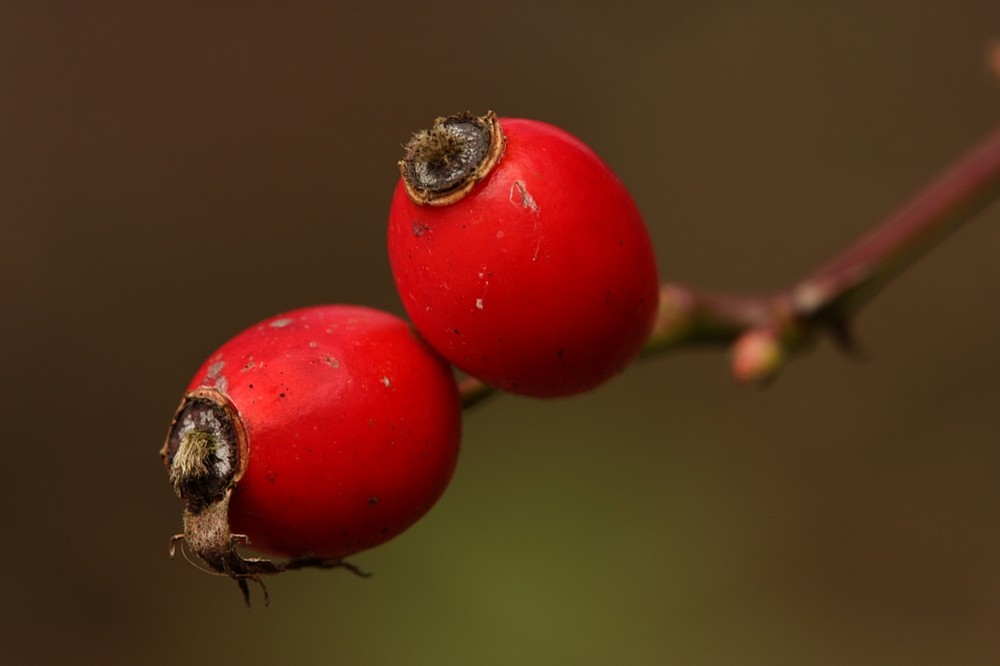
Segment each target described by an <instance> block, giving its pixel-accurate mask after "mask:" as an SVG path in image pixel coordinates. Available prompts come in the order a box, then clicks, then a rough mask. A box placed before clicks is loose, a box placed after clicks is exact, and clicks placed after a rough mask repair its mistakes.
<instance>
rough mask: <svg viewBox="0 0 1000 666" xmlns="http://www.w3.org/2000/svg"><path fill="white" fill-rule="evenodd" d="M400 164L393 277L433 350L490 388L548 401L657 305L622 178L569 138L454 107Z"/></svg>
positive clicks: (591, 379)
mask: <svg viewBox="0 0 1000 666" xmlns="http://www.w3.org/2000/svg"><path fill="white" fill-rule="evenodd" d="M400 171H401V173H402V178H401V179H400V182H399V185H398V187H397V188H396V192H395V196H394V198H393V201H392V208H391V211H390V215H389V231H388V246H389V259H390V262H391V266H392V272H393V277H394V279H395V282H396V287H397V289H398V291H399V295H400V298H401V299H402V301H403V305H404V306H405V308H406V311H407V313H408V314H409V316H410V318H411V319H412V320H413V323H414V325H415V326H416V327H417V329H418V330H419V331H420V333H421V335H423V336H424V338H426V339H427V341H428V342H429V343H430V344H431V345H432V346H433V347H434V348H435V349H436V350H437V351H438V352H439V353H441V354H442V355H443V356H444V357H445V358H447V359H448V360H449V361H451V362H452V363H453V364H455V365H456V366H458V367H459V368H461V369H462V370H464V371H465V372H467V373H469V374H470V375H473V376H475V377H477V378H479V379H481V380H483V381H484V382H486V383H487V384H490V385H492V386H495V387H497V388H501V389H504V390H507V391H510V392H513V393H521V394H525V395H532V396H540V397H555V396H563V395H570V394H574V393H579V392H582V391H586V390H588V389H591V388H594V387H595V386H597V385H599V384H601V383H602V382H604V381H606V380H608V379H610V378H611V377H612V376H614V375H615V374H617V373H618V372H620V371H621V370H622V369H624V368H625V366H627V365H628V364H629V363H630V362H631V361H632V360H633V359H634V358H635V357H636V356H637V355H638V353H639V351H640V350H641V349H642V346H643V344H644V343H645V341H646V338H647V336H648V335H649V332H650V329H651V327H652V324H653V318H654V315H655V312H656V307H657V294H658V278H657V270H656V263H655V258H654V254H653V249H652V246H651V243H650V240H649V235H648V232H647V230H646V227H645V225H644V224H643V221H642V217H641V215H640V213H639V211H638V209H637V207H636V206H635V203H634V202H633V201H632V198H631V196H630V195H629V193H628V191H627V190H626V189H625V187H624V185H623V184H622V183H621V181H620V180H619V179H618V178H617V177H616V176H615V175H614V174H613V173H612V171H611V170H610V169H609V168H608V166H607V165H606V164H605V163H604V162H602V161H601V159H600V158H599V157H598V156H597V155H596V154H594V152H593V151H592V150H590V148H588V147H587V146H586V145H584V144H583V143H582V142H581V141H580V140H579V139H577V138H575V137H573V136H572V135H570V134H568V133H567V132H565V131H563V130H561V129H559V128H557V127H553V126H552V125H548V124H546V123H542V122H538V121H533V120H520V119H512V118H502V119H497V118H496V117H495V116H494V115H493V114H492V113H491V114H488V115H487V116H485V117H482V118H477V117H475V116H472V115H471V114H461V115H458V116H452V117H450V118H439V119H438V120H437V121H436V123H435V125H434V127H433V128H432V129H430V130H428V131H424V132H420V133H418V134H416V135H414V138H413V139H412V140H411V141H410V143H409V144H408V145H407V151H406V157H405V159H404V160H403V161H402V162H400Z"/></svg>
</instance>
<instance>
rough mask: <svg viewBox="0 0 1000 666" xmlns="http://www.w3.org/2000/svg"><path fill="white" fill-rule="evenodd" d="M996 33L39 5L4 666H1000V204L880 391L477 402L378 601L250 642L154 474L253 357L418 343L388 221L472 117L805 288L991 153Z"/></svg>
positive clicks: (317, 575)
mask: <svg viewBox="0 0 1000 666" xmlns="http://www.w3.org/2000/svg"><path fill="white" fill-rule="evenodd" d="M362 5H363V6H362ZM997 37H1000V4H998V3H997V2H996V0H959V1H956V0H928V1H924V2H920V3H913V2H903V1H901V0H895V1H887V2H860V1H856V0H850V1H847V2H839V3H801V2H791V1H788V0H786V1H779V0H772V1H764V2H753V3H747V2H741V1H738V0H718V1H714V2H693V1H690V0H681V1H672V0H660V1H656V2H653V1H650V2H637V3H628V2H621V3H586V2H566V3H542V2H530V3H529V2H519V1H511V2H504V3H498V4H490V5H487V4H485V3H484V4H472V5H463V4H459V3H453V4H452V3H443V2H430V3H399V4H392V3H368V4H365V3H350V5H348V3H329V2H305V3H228V2H216V3H177V2H174V3H166V2H165V3H151V2H141V1H140V2H131V3H124V2H122V3H82V2H81V3H76V2H66V3H49V2H27V1H25V2H6V3H3V4H2V5H0V305H2V315H0V316H2V326H0V362H2V366H0V367H2V368H3V379H2V381H0V391H2V395H0V410H2V412H0V424H2V431H0V432H2V434H0V452H2V455H3V458H2V460H3V464H2V471H0V475H2V480H0V493H3V498H2V499H3V507H4V511H3V516H4V517H3V518H2V524H0V525H2V531H0V540H2V541H0V542H2V547H0V565H2V568H3V572H4V575H3V583H2V585H0V599H2V603H0V609H2V610H0V615H5V616H6V617H2V618H0V645H2V648H0V652H2V654H3V657H2V660H3V663H5V664H44V663H104V664H137V663H143V664H167V663H189V664H207V663H213V662H214V663H235V662H236V661H237V660H238V661H240V662H242V663H249V664H257V663H261V664H263V663H303V664H319V663H324V664H358V665H368V664H514V663H517V664H611V663H618V664H673V663H677V664H848V663H850V664H904V663H905V664H942V663H949V664H995V663H1000V629H998V628H1000V520H998V517H1000V447H998V446H997V445H998V443H1000V442H998V439H1000V435H998V433H1000V406H998V394H1000V380H998V377H1000V348H998V344H997V342H998V339H1000V308H998V307H997V304H998V302H1000V297H998V294H1000V261H998V250H1000V209H998V208H997V207H992V208H991V209H989V210H987V211H986V212H985V213H984V214H982V215H981V216H979V217H978V218H977V219H976V220H975V221H973V222H972V223H971V224H970V225H968V226H967V227H965V228H964V229H962V230H961V231H960V232H959V233H958V234H957V235H955V236H954V237H952V238H950V239H949V240H948V241H947V242H946V243H945V244H944V245H943V246H941V247H940V248H938V249H937V250H935V251H934V252H933V253H932V254H931V255H929V256H928V257H927V258H925V259H924V260H923V261H921V262H920V263H919V264H918V265H917V266H915V267H914V268H913V269H912V270H911V271H909V272H908V273H906V274H905V275H904V276H903V277H902V278H901V279H900V280H899V281H897V282H896V283H894V284H893V285H892V286H891V287H890V288H889V289H888V291H886V292H885V293H884V294H883V295H882V296H880V297H879V298H878V299H877V300H876V301H875V302H874V303H873V304H872V306H871V307H870V308H869V309H868V310H866V311H865V313H864V314H863V316H862V317H861V318H860V321H859V323H858V332H859V334H860V337H861V339H862V341H863V343H864V346H865V349H866V358H865V359H864V360H862V361H858V360H852V359H848V358H845V357H843V356H841V355H839V354H838V353H836V352H835V351H834V350H833V349H832V348H831V346H830V345H829V344H825V343H824V344H821V345H820V346H819V347H818V348H817V349H816V351H815V352H813V353H812V354H810V355H809V356H808V357H806V358H804V359H802V360H800V361H799V362H797V363H795V364H794V365H793V366H792V367H791V368H790V369H789V370H788V371H787V372H786V373H785V374H784V375H783V376H782V377H781V378H780V380H779V381H778V383H777V384H776V385H774V386H773V387H772V388H770V389H768V390H766V391H764V392H755V391H747V390H740V389H737V388H736V387H734V386H733V385H732V383H731V382H730V380H729V379H728V375H727V369H726V364H725V358H724V355H722V354H720V353H716V352H705V353H687V354H683V355H677V356H672V357H667V358H659V359H655V360H652V361H649V362H646V363H643V364H641V365H639V366H636V367H635V368H633V369H631V370H630V371H629V372H627V373H625V374H624V375H623V376H622V377H620V378H619V379H617V380H616V381H614V382H612V383H611V384H609V385H607V386H606V387H603V388H602V389H600V390H598V391H596V392H594V393H592V394H590V395H586V396H581V397H578V398H573V399H568V400H564V401H558V402H540V401H532V400H527V399H518V398H507V397H505V398H502V399H498V400H495V401H493V402H491V403H489V404H487V405H485V406H483V407H481V408H479V409H476V410H475V411H473V412H472V413H470V414H468V417H467V420H466V426H465V441H464V449H463V457H462V460H461V462H460V465H459V469H458V473H457V475H456V477H455V480H454V482H453V484H452V486H451V488H450V489H449V491H448V493H447V494H446V496H445V497H444V499H443V500H442V501H441V503H440V504H439V505H438V506H437V507H436V508H435V509H434V510H433V511H432V512H431V513H430V514H429V515H428V516H427V517H426V518H425V519H424V520H423V521H422V522H421V523H419V524H418V525H417V526H416V527H414V528H413V529H412V530H411V531H410V532H408V533H407V534H405V535H403V536H402V537H401V538H399V539H397V540H396V541H394V542H392V543H389V544H386V545H385V546H382V547H381V548H379V549H376V550H374V551H372V552H369V553H363V554H360V555H358V556H356V557H355V558H354V561H355V562H356V563H357V564H358V565H360V566H361V567H363V568H365V569H369V570H373V571H374V572H375V576H374V577H373V578H371V579H369V580H361V579H358V578H355V577H352V576H350V575H349V574H346V573H344V572H337V571H334V572H299V573H294V574H288V575H285V576H282V577H279V578H276V579H274V580H273V581H271V583H270V586H269V587H270V591H271V596H272V604H271V606H270V607H268V608H265V607H263V605H260V604H258V605H257V606H255V607H254V608H253V609H252V610H250V611H249V612H248V611H246V610H245V609H244V608H243V606H242V602H241V600H240V597H239V594H238V592H237V590H236V587H235V585H233V584H232V583H231V582H229V581H227V580H224V579H216V578H213V577H210V576H208V575H206V574H203V573H200V572H198V571H196V570H195V569H194V568H192V567H191V566H189V565H187V564H186V563H184V562H183V561H170V560H168V559H167V542H168V538H169V537H170V535H172V534H173V533H174V532H175V531H177V530H178V528H179V526H180V504H179V502H178V501H177V500H176V498H174V497H173V495H172V493H171V490H170V488H169V486H168V484H167V482H166V476H165V473H164V471H163V469H162V468H161V467H160V462H159V458H158V455H157V451H158V449H159V446H160V443H161V439H162V437H163V436H164V434H165V432H166V428H167V425H168V421H169V419H170V417H171V415H172V412H173V410H174V408H175V406H176V404H177V401H178V400H179V398H180V394H181V391H182V389H183V387H184V385H185V384H186V382H187V380H188V378H189V375H190V374H191V373H192V372H193V371H194V370H195V368H196V367H197V366H198V365H199V363H200V362H201V361H202V359H203V358H204V357H206V356H207V355H208V354H209V353H210V352H211V351H212V350H213V349H214V348H215V347H216V346H217V345H219V344H221V343H222V342H223V341H224V340H225V339H226V338H228V337H229V336H230V335H232V334H234V333H236V332H237V331H239V330H240V329H242V328H244V327H245V326H248V325H249V324H251V323H253V322H255V321H257V320H259V319H262V318H264V317H267V316H270V315H272V314H276V313H278V312H281V311H283V310H288V309H291V308H294V307H298V306H302V305H307V304H312V303H320V302H354V303H366V304H369V305H373V306H377V307H381V308H384V309H388V310H391V311H394V312H397V313H399V312H401V308H400V305H399V303H398V301H397V299H396V296H395V293H394V291H393V287H392V282H391V278H390V275H389V269H388V263H387V260H386V256H385V251H384V248H383V240H384V239H383V235H384V224H385V217H386V212H387V208H388V202H389V196H390V193H391V190H392V188H393V186H394V183H395V180H396V176H397V174H396V172H395V161H396V159H397V158H398V155H399V152H400V144H401V143H403V142H404V141H405V140H406V139H407V137H408V136H409V133H410V132H411V131H413V130H416V129H419V128H421V127H424V126H426V125H428V124H429V122H430V121H431V120H432V119H433V118H434V117H435V116H436V115H441V114H447V113H451V112H454V111H459V110H464V109H471V110H474V111H479V112H482V111H485V110H486V109H495V110H497V111H498V112H499V113H500V114H502V115H508V116H525V117H533V118H539V119H545V120H548V121H550V122H554V123H556V124H559V125H562V126H564V127H565V128H567V129H569V130H570V131H572V132H574V133H575V134H577V135H579V136H580V137H582V138H583V139H584V140H586V141H587V142H588V143H590V144H591V145H592V146H593V147H594V148H595V149H596V150H597V151H598V152H599V153H600V154H601V155H602V156H604V158H605V159H606V160H607V161H608V162H609V163H610V164H611V165H612V166H613V167H614V168H615V169H616V170H617V171H618V172H619V174H620V175H621V176H622V178H623V179H624V180H625V182H626V183H627V184H628V185H629V186H630V188H631V189H632V192H633V194H634V196H635V198H636V200H637V201H638V203H639V205H640V207H641V208H642V210H643V212H644V214H645V215H646V217H647V220H648V223H649V226H650V229H651V232H652V234H653V237H654V240H655V242H656V245H657V249H658V255H659V259H660V261H661V266H662V271H663V274H664V276H665V277H669V278H670V279H674V280H681V281H686V282H690V283H693V284H697V285H701V286H704V287H712V288H724V289H733V290H738V291H750V290H758V289H771V288H777V287H779V286H781V285H783V284H785V283H787V282H788V281H789V280H792V279H794V278H796V277H798V276H799V275H801V274H802V273H804V272H805V271H806V270H808V269H809V268H810V267H812V266H814V265H815V264H816V263H817V262H820V261H822V260H824V259H825V258H827V257H828V256H830V255H831V254H832V253H833V252H835V251H836V250H838V249H840V248H841V247H842V246H843V245H844V244H846V243H847V242H849V241H850V240H851V239H852V238H854V237H855V236H856V235H857V234H859V233H860V232H861V231H862V230H864V229H866V228H868V227H869V226H870V225H872V224H873V223H874V222H876V221H877V220H878V219H880V218H881V217H882V216H883V215H885V214H886V213H888V212H889V211H891V210H892V209H893V208H894V207H895V206H896V205H897V204H899V203H900V202H902V201H903V200H905V199H906V198H907V197H908V196H909V195H911V194H912V193H913V192H915V191H916V190H917V189H918V188H919V187H920V186H921V185H922V184H923V183H924V182H926V181H927V180H928V179H929V178H930V177H931V176H932V175H933V174H935V173H936V172H937V171H938V170H939V169H940V168H941V167H943V166H944V165H945V164H947V163H948V162H949V161H950V160H951V159H952V158H954V157H955V156H956V155H958V154H959V153H960V152H962V151H963V150H964V149H966V148H967V147H968V146H970V145H971V144H972V143H973V142H974V141H975V140H976V139H977V137H979V136H980V135H982V134H984V133H985V132H986V131H988V130H989V129H990V128H991V126H992V125H993V124H994V123H995V122H996V119H997V117H998V113H997V112H998V109H1000V84H998V82H997V81H996V80H995V79H993V78H992V77H991V75H990V74H989V72H988V70H987V68H986V66H985V64H984V62H985V58H984V52H985V48H986V46H987V44H989V43H990V42H991V41H992V40H993V39H995V38H997ZM218 660H222V662H219V661H218Z"/></svg>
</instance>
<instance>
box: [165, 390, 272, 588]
mask: <svg viewBox="0 0 1000 666" xmlns="http://www.w3.org/2000/svg"><path fill="white" fill-rule="evenodd" d="M247 451H248V447H247V436H246V431H245V430H244V428H243V424H242V421H241V420H240V418H239V415H238V414H237V413H236V410H235V409H234V408H233V407H232V406H231V405H230V404H229V401H228V400H227V399H226V398H225V396H224V395H222V394H221V393H219V392H218V391H216V390H214V389H199V390H197V391H193V392H192V393H189V394H188V395H187V396H185V397H184V400H183V402H182V403H181V406H180V407H179V408H178V410H177V414H176V415H175V416H174V420H173V422H172V423H171V424H170V432H169V433H168V435H167V441H166V443H165V444H164V445H163V449H162V450H161V451H160V455H161V456H162V458H163V462H164V464H165V465H166V466H167V470H168V472H169V474H170V482H171V483H172V484H173V486H174V491H175V492H176V493H177V495H178V496H179V497H180V498H181V499H183V500H184V533H183V534H178V535H176V536H175V537H174V538H173V539H172V540H171V544H170V554H171V556H172V555H173V554H174V549H175V547H176V545H177V543H178V542H183V544H182V545H186V547H187V548H188V549H189V550H190V551H191V552H193V553H194V554H195V555H197V556H198V557H199V558H200V559H201V560H202V561H203V562H204V563H205V564H206V565H207V566H208V567H209V568H210V569H212V570H213V571H215V572H217V573H221V574H225V575H227V576H230V577H231V578H233V579H234V580H235V581H236V582H237V583H239V586H240V590H241V591H242V592H243V598H244V600H245V601H246V602H247V604H248V605H249V603H250V590H249V588H248V586H247V581H248V580H252V581H254V582H256V583H258V584H260V586H261V588H262V589H263V590H264V602H265V603H267V589H266V588H264V584H263V583H262V582H261V580H260V576H261V575H264V574H273V573H280V572H281V571H283V570H284V567H281V566H279V565H277V564H275V563H274V562H271V561H270V560H267V559H264V558H258V557H249V558H247V557H243V556H242V555H240V554H239V553H238V552H236V546H237V545H246V544H247V543H248V540H247V538H246V537H245V536H243V535H237V534H233V533H232V532H231V531H230V529H229V497H230V495H231V494H232V490H233V487H234V486H235V485H236V482H237V481H239V480H240V478H241V477H242V476H243V472H244V470H245V469H246V463H247Z"/></svg>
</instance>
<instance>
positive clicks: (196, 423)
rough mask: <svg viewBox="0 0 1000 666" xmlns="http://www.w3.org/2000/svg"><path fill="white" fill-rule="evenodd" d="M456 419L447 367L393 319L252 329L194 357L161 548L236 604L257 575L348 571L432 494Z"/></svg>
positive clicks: (439, 485)
mask: <svg viewBox="0 0 1000 666" xmlns="http://www.w3.org/2000/svg"><path fill="white" fill-rule="evenodd" d="M460 410H461V408H460V404H459V399H458V393H457V389H456V385H455V379H454V376H453V373H452V370H451V368H450V366H448V364H447V363H446V362H445V361H444V360H443V359H442V358H441V357H440V356H438V354H436V353H435V352H434V351H433V350H432V349H430V348H429V347H428V346H427V345H426V344H425V343H424V342H423V341H422V340H421V339H420V338H419V336H418V335H416V333H415V332H414V331H413V330H412V328H411V326H410V325H409V324H407V323H406V322H404V321H403V320H401V319H399V318H398V317H395V316H393V315H390V314H388V313H384V312H380V311H377V310H373V309H370V308H365V307H359V306H348V305H329V306H318V307H310V308H303V309H300V310H295V311H292V312H288V313H285V314H282V315H279V316H277V317H273V318H271V319H268V320H265V321H263V322H260V323H259V324H257V325H255V326H252V327H250V328H248V329H246V330H245V331H243V332H242V333H240V334H239V335H237V336H236V337H234V338H232V339H231V340H229V341H228V342H226V343H225V344H224V345H222V347H220V348H219V349H218V350H217V351H216V352H215V353H214V354H212V355H211V356H210V357H209V358H208V359H207V360H206V361H205V362H204V364H203V365H202V366H201V368H200V369H199V370H198V371H197V372H196V373H195V375H194V378H193V379H192V380H191V382H190V384H189V386H188V387H187V391H186V392H185V395H184V398H183V401H182V402H181V405H180V407H179V408H178V410H177V413H176V416H175V417H174V420H173V423H172V424H171V427H170V431H169V433H168V436H167V441H166V443H165V445H164V447H163V449H162V451H161V454H162V457H163V461H164V463H165V465H166V467H167V470H168V472H169V475H170V480H171V482H172V484H173V486H174V489H175V490H176V492H177V494H178V495H179V496H180V497H181V498H182V499H183V500H184V502H185V508H184V534H183V535H179V537H175V539H183V541H184V545H185V546H186V547H187V549H188V550H189V551H191V552H193V553H194V554H196V555H197V556H198V557H199V558H200V559H201V560H202V561H204V563H205V564H206V565H207V566H208V567H209V568H210V569H212V570H214V571H216V572H219V573H223V574H226V575H229V576H231V577H232V578H234V579H236V580H237V581H238V582H239V583H240V587H241V589H242V590H243V591H244V595H246V594H247V583H246V581H247V580H255V581H257V582H259V581H260V578H259V577H260V576H261V575H263V574H270V573H278V572H280V571H284V570H286V569H289V568H297V567H301V566H322V567H330V566H349V565H346V564H345V563H344V562H343V558H344V557H346V556H348V555H351V554H353V553H357V552H359V551H362V550H365V549H368V548H372V547H373V546H377V545H378V544H381V543H383V542H385V541H388V540H389V539H392V538H393V537H395V536H396V535H398V534H400V533H401V532H402V531H404V530H405V529H406V528H408V527H409V526H411V525H412V524H413V523H414V522H416V521H417V519H419V518H420V517H421V516H422V515H424V513H426V512H427V510H428V509H430V508H431V506H433V505H434V503H435V502H436V501H437V500H438V498H439V497H440V496H441V494H442V493H443V492H444V490H445V488H446V486H447V485H448V482H449V480H450V478H451V475H452V472H453V470H454V467H455V463H456V458H457V455H458V450H459V439H460V430H461V423H460V420H461V411H460ZM240 545H250V546H252V547H253V548H254V549H255V550H258V551H261V552H263V553H266V554H269V555H272V556H278V557H281V558H287V559H288V562H286V563H284V564H277V563H275V562H272V561H271V560H269V559H265V558H261V557H245V556H244V555H242V554H240V553H238V552H237V546H240Z"/></svg>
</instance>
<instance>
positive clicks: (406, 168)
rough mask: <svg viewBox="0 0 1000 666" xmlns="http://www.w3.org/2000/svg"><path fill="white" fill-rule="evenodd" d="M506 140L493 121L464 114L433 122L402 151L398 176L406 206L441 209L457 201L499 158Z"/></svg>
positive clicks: (493, 116) (494, 118)
mask: <svg viewBox="0 0 1000 666" xmlns="http://www.w3.org/2000/svg"><path fill="white" fill-rule="evenodd" d="M505 146H506V138H505V137H504V134H503V131H502V130H501V128H500V123H499V121H498V120H497V116H496V114H495V113H493V112H492V111H489V112H487V114H486V115H485V116H476V115H474V114H472V113H470V112H465V113H458V114H455V115H453V116H448V117H446V118H437V119H436V120H435V121H434V125H433V126H431V128H430V129H427V130H421V131H419V132H417V133H416V134H414V135H413V137H412V138H411V139H410V140H409V142H407V144H406V146H405V150H406V153H405V155H404V157H403V159H402V160H401V161H400V162H399V172H400V174H401V175H402V177H403V185H404V186H405V187H406V193H407V194H408V195H409V197H410V200H411V201H413V202H414V203H416V204H418V205H425V204H426V205H431V206H445V205H448V204H451V203H455V202H456V201H458V200H460V199H461V198H462V197H464V196H465V195H466V194H468V193H469V191H470V190H471V189H472V188H473V187H474V186H475V184H476V183H478V182H479V181H481V180H482V179H483V178H485V177H486V176H487V175H488V174H489V173H490V171H491V170H492V169H493V167H494V166H496V164H497V162H499V161H500V158H501V157H502V156H503V151H504V147H505Z"/></svg>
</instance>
